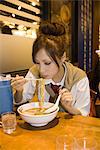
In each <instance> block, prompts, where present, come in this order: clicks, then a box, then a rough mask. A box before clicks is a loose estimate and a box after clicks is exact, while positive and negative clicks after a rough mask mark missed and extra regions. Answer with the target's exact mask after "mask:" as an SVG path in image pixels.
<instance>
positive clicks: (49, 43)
mask: <svg viewBox="0 0 100 150" xmlns="http://www.w3.org/2000/svg"><path fill="white" fill-rule="evenodd" d="M66 48H67V45H66V39H65V28H64V26H63V25H62V24H60V23H49V22H46V23H41V25H40V28H39V32H38V36H37V39H36V40H35V42H34V43H33V47H32V59H33V62H34V63H35V57H36V54H37V52H38V51H39V50H40V49H45V51H46V53H47V55H48V56H49V57H51V58H52V59H53V60H54V61H55V63H56V64H57V65H58V62H57V59H56V57H58V58H61V57H62V56H63V54H64V52H65V51H66ZM58 66H59V65H58Z"/></svg>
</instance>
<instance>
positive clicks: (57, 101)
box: [43, 95, 61, 113]
mask: <svg viewBox="0 0 100 150" xmlns="http://www.w3.org/2000/svg"><path fill="white" fill-rule="evenodd" d="M60 98H61V95H59V96H58V98H57V100H56V103H55V104H54V105H53V106H52V107H50V108H48V109H46V110H45V111H44V112H43V113H51V112H53V111H55V110H56V109H57V108H58V105H59V101H60Z"/></svg>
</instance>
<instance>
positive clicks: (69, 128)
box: [0, 112, 100, 150]
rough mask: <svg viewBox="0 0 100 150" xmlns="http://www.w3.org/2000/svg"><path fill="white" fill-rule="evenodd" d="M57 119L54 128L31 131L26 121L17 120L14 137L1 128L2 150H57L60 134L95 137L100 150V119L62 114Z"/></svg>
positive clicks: (0, 146)
mask: <svg viewBox="0 0 100 150" xmlns="http://www.w3.org/2000/svg"><path fill="white" fill-rule="evenodd" d="M57 118H58V119H55V120H56V121H55V122H56V123H55V126H54V127H51V128H49V129H44V130H42V129H41V128H40V130H39V129H33V128H32V129H31V127H30V126H29V125H27V124H26V123H25V122H24V121H22V120H19V119H18V118H17V130H16V131H15V133H13V134H12V135H7V134H4V133H3V130H2V128H0V150H55V149H56V148H55V146H56V143H55V142H56V137H57V136H58V135H60V134H67V135H71V136H72V137H76V138H77V137H82V136H91V137H94V138H95V139H96V141H97V143H98V148H97V150H100V119H98V118H92V117H83V116H70V115H68V114H66V113H61V112H60V113H58V116H57ZM57 121H58V122H57ZM57 123H58V124H57ZM27 127H28V128H27ZM29 127H30V128H29ZM29 129H30V130H29Z"/></svg>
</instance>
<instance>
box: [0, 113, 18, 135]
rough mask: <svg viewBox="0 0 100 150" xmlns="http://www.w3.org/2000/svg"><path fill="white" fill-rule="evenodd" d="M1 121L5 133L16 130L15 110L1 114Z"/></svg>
mask: <svg viewBox="0 0 100 150" xmlns="http://www.w3.org/2000/svg"><path fill="white" fill-rule="evenodd" d="M1 121H2V127H3V131H4V133H7V134H11V133H13V132H14V131H15V130H16V113H15V112H6V113H3V114H1Z"/></svg>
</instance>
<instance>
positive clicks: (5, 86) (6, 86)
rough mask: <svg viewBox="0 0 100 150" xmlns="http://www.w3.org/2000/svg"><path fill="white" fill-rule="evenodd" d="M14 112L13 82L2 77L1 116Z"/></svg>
mask: <svg viewBox="0 0 100 150" xmlns="http://www.w3.org/2000/svg"><path fill="white" fill-rule="evenodd" d="M11 111H13V92H12V87H11V82H10V80H9V79H6V77H3V78H1V76H0V114H2V113H5V112H11Z"/></svg>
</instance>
